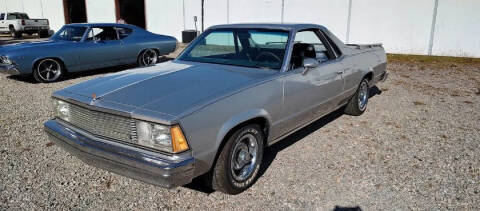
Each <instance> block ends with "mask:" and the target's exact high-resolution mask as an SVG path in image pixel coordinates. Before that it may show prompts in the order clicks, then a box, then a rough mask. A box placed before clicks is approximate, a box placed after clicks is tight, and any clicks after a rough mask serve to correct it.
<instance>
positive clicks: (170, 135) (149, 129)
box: [137, 120, 189, 153]
mask: <svg viewBox="0 0 480 211" xmlns="http://www.w3.org/2000/svg"><path fill="white" fill-rule="evenodd" d="M137 136H138V144H139V145H141V146H145V147H148V148H153V149H157V150H161V151H164V152H169V153H179V152H183V151H186V150H188V149H189V147H188V144H187V140H186V139H185V136H184V135H183V132H182V129H181V128H180V126H178V125H174V126H166V125H160V124H154V123H149V122H144V121H140V120H138V121H137Z"/></svg>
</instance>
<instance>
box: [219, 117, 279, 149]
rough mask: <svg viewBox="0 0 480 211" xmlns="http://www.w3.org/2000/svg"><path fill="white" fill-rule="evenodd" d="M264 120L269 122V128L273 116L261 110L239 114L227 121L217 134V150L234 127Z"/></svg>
mask: <svg viewBox="0 0 480 211" xmlns="http://www.w3.org/2000/svg"><path fill="white" fill-rule="evenodd" d="M259 117H260V118H264V119H266V120H267V126H268V125H270V122H271V116H270V114H269V113H268V112H267V111H266V110H264V109H261V108H258V109H251V110H248V111H245V112H243V113H240V114H237V115H235V116H233V117H232V118H230V119H229V120H228V121H226V122H225V123H224V124H223V125H222V127H221V128H220V130H219V131H218V134H217V139H216V142H215V148H216V149H217V151H218V150H219V147H220V145H221V144H222V141H223V139H224V138H225V136H226V135H227V134H228V132H230V131H231V130H232V129H233V128H234V127H236V126H238V125H240V124H242V123H244V122H247V121H249V120H252V119H255V118H259Z"/></svg>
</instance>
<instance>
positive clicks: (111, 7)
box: [85, 0, 117, 23]
mask: <svg viewBox="0 0 480 211" xmlns="http://www.w3.org/2000/svg"><path fill="white" fill-rule="evenodd" d="M85 3H86V7H87V20H88V22H90V23H115V22H116V21H117V20H116V17H115V13H116V10H115V0H86V2H85Z"/></svg>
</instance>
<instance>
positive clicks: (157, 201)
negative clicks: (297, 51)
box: [0, 56, 480, 210]
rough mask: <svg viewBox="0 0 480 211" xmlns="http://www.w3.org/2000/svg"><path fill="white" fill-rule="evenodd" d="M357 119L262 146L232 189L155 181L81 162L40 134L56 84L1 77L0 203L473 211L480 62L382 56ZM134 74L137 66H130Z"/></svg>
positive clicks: (477, 192)
mask: <svg viewBox="0 0 480 211" xmlns="http://www.w3.org/2000/svg"><path fill="white" fill-rule="evenodd" d="M389 59H390V63H389V66H388V71H389V72H390V78H389V79H388V80H387V81H386V82H385V83H383V84H379V85H378V87H374V88H373V89H372V92H373V95H374V96H372V97H371V98H370V102H369V106H368V109H367V111H366V113H364V114H363V115H362V116H359V117H352V116H347V115H342V113H341V111H337V112H334V113H332V114H330V115H328V116H326V117H324V118H322V119H320V120H319V121H317V122H315V123H313V124H311V125H309V126H307V127H306V128H304V129H302V130H300V131H298V132H296V133H294V134H293V135H291V136H289V137H287V138H285V139H284V140H283V141H281V142H279V143H277V144H275V145H273V146H272V147H270V148H268V149H267V151H266V155H265V158H264V159H265V160H264V162H263V167H262V168H263V170H262V172H261V177H260V179H259V180H258V181H257V182H256V183H255V184H254V185H253V187H251V188H250V189H249V190H247V191H245V192H244V193H242V194H240V195H236V196H229V195H224V194H222V193H220V192H212V191H211V190H209V189H208V188H206V187H204V186H202V185H201V184H200V183H199V182H198V181H195V182H194V183H193V184H190V185H187V186H186V187H179V188H175V189H170V190H167V189H162V188H159V187H155V186H152V185H148V184H145V183H142V182H139V181H136V180H131V179H128V178H125V177H122V176H118V175H116V174H113V173H109V172H107V171H104V170H100V169H97V168H94V167H91V166H88V165H86V164H84V163H82V162H81V161H80V160H79V159H77V158H75V157H73V156H71V155H69V154H68V153H67V152H65V151H63V150H62V149H61V148H59V147H58V146H56V145H54V144H53V143H52V142H50V140H48V139H47V136H46V135H45V133H44V131H43V122H45V121H46V120H48V119H49V118H51V117H52V116H53V115H54V114H53V111H52V106H51V105H50V104H51V102H50V95H51V94H52V92H54V91H55V90H58V89H62V88H64V87H67V86H70V85H73V84H75V83H78V82H81V81H84V80H88V79H92V78H96V77H101V76H102V75H104V74H108V73H109V72H115V71H120V70H122V69H125V68H128V67H117V68H109V69H103V70H94V71H90V72H87V73H81V74H75V75H71V76H70V78H67V79H65V80H63V81H61V82H57V83H50V84H38V83H34V82H33V80H32V79H28V78H17V77H7V76H5V75H0V209H2V210H4V209H12V208H16V209H115V210H116V209H121V210H123V209H138V210H143V209H174V210H184V209H214V210H226V209H235V210H252V209H253V210H260V209H268V210H278V209H281V210H285V209H286V210H289V209H301V210H304V209H307V210H311V209H320V210H325V209H327V210H332V209H334V208H336V207H337V208H348V207H360V208H361V209H363V210H408V209H414V210H424V209H428V210H432V209H433V210H436V209H442V210H444V209H453V210H457V209H469V210H479V209H480V184H479V183H480V132H479V131H480V62H479V61H478V60H473V59H442V58H440V59H439V58H428V57H409V56H390V57H389ZM139 71H141V69H140V70H139Z"/></svg>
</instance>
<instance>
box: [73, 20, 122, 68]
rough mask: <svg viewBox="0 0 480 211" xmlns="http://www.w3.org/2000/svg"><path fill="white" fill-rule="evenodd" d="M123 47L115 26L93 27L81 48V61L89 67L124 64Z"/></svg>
mask: <svg viewBox="0 0 480 211" xmlns="http://www.w3.org/2000/svg"><path fill="white" fill-rule="evenodd" d="M123 48H124V46H123V42H122V41H121V40H120V39H119V37H118V34H117V31H116V30H115V28H114V27H92V28H91V29H90V31H89V32H88V35H87V37H86V39H85V41H84V42H83V43H82V47H81V48H80V49H79V51H82V52H81V56H80V57H79V62H80V63H82V64H83V65H82V66H84V67H85V68H87V69H93V68H102V67H108V66H115V65H119V64H123V63H124V62H123V58H124V55H123V54H124V51H123Z"/></svg>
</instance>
